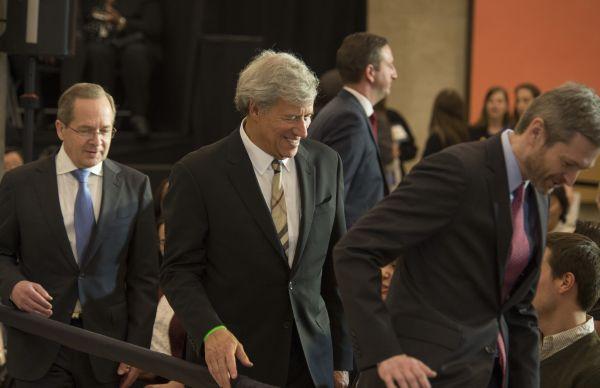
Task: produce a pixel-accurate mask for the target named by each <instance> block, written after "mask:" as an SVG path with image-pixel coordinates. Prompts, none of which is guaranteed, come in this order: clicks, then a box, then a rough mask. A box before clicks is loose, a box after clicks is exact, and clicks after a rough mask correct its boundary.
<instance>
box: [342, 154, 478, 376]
mask: <svg viewBox="0 0 600 388" xmlns="http://www.w3.org/2000/svg"><path fill="white" fill-rule="evenodd" d="M465 175H466V172H465V169H464V168H463V166H462V163H461V161H460V160H459V159H458V158H457V157H456V156H454V155H452V154H450V153H441V154H436V155H435V156H432V157H431V158H429V159H427V160H424V161H422V162H420V163H419V164H418V165H417V166H415V168H414V169H413V171H412V172H411V174H410V175H409V176H408V177H407V178H406V179H405V180H404V181H403V182H402V183H401V184H400V186H398V188H397V189H396V190H395V191H394V192H393V193H392V194H391V195H389V196H388V197H386V198H384V199H383V200H382V201H381V202H380V203H379V204H378V205H377V206H375V208H373V209H372V210H371V211H370V212H369V213H367V214H366V215H365V216H363V217H362V218H361V219H359V220H358V222H357V223H355V224H354V226H353V227H352V229H351V230H350V231H349V232H348V233H347V234H346V235H345V236H344V237H343V238H342V239H341V241H340V242H339V243H338V245H337V246H336V248H335V251H334V264H335V272H336V277H337V280H338V284H339V287H340V292H341V295H342V301H343V302H344V308H345V309H346V314H347V317H348V321H349V323H350V327H351V330H352V331H351V334H352V340H353V341H354V345H355V355H356V358H357V361H358V366H359V367H360V368H361V369H366V368H369V367H372V366H374V365H376V364H377V363H378V362H380V361H383V360H385V359H388V358H390V357H392V356H394V355H398V354H402V353H403V350H402V348H401V346H400V344H399V342H398V340H397V338H396V334H395V332H394V329H393V325H392V321H391V317H390V314H389V312H388V311H387V308H386V306H385V304H384V302H383V301H382V299H381V294H380V290H381V273H380V267H383V266H385V265H386V264H388V263H390V262H391V261H393V260H395V259H396V258H397V257H398V256H400V255H401V254H402V253H403V251H404V250H405V249H407V248H410V247H412V246H415V245H417V244H419V243H422V242H425V241H426V240H428V239H429V238H431V236H432V235H434V234H435V233H436V232H437V231H439V230H440V229H442V228H444V227H445V226H446V225H448V224H449V223H450V222H451V221H452V219H453V218H454V217H455V215H456V213H457V209H458V208H459V207H460V206H461V202H462V200H463V197H464V195H463V193H464V191H465V190H466V187H467V178H466V176H465Z"/></svg>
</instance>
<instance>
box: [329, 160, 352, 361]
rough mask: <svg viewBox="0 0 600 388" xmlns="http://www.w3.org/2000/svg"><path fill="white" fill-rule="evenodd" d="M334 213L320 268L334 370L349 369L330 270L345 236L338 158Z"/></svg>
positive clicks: (341, 310)
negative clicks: (323, 259) (325, 254)
mask: <svg viewBox="0 0 600 388" xmlns="http://www.w3.org/2000/svg"><path fill="white" fill-rule="evenodd" d="M336 188H337V189H336V192H337V194H336V211H335V220H334V222H333V229H332V231H331V238H330V240H329V248H328V249H327V257H326V259H325V265H324V268H323V278H322V285H321V294H322V296H323V300H324V301H325V304H326V306H327V312H328V313H329V322H330V328H331V341H332V344H333V367H334V370H341V371H349V370H352V368H353V365H352V344H351V342H350V335H349V332H348V324H347V322H346V318H345V316H344V308H343V306H342V300H341V298H340V294H339V290H338V286H337V282H336V280H335V274H334V271H333V247H334V245H335V244H336V243H337V242H338V241H339V239H340V238H341V236H343V235H344V233H346V221H345V219H344V181H343V172H342V161H341V159H340V157H339V155H338V156H337V184H336Z"/></svg>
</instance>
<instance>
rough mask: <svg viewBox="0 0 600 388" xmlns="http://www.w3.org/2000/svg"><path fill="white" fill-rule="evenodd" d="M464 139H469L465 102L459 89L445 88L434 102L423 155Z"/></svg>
mask: <svg viewBox="0 0 600 388" xmlns="http://www.w3.org/2000/svg"><path fill="white" fill-rule="evenodd" d="M464 141H469V131H468V127H467V120H466V117H465V104H464V102H463V99H462V98H461V97H460V95H459V94H458V92H457V91H455V90H453V89H444V90H442V91H441V92H439V93H438V95H437V97H436V98H435V102H434V103H433V109H432V111H431V121H430V123H429V138H428V139H427V143H426V145H425V151H424V152H423V157H426V156H428V155H431V154H433V153H436V152H438V151H441V150H442V149H444V148H446V147H449V146H451V145H453V144H457V143H461V142H464Z"/></svg>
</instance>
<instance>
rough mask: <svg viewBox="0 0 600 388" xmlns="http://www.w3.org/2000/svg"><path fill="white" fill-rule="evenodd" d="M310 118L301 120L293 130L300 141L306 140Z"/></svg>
mask: <svg viewBox="0 0 600 388" xmlns="http://www.w3.org/2000/svg"><path fill="white" fill-rule="evenodd" d="M310 122H311V120H310V117H307V118H305V119H302V120H301V123H300V124H298V126H296V127H295V128H294V135H295V136H298V137H299V138H301V139H306V137H307V136H308V127H309V126H310Z"/></svg>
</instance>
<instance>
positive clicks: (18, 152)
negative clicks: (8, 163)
mask: <svg viewBox="0 0 600 388" xmlns="http://www.w3.org/2000/svg"><path fill="white" fill-rule="evenodd" d="M11 152H14V153H16V154H17V155H19V156H20V157H21V159H24V158H23V152H22V151H21V149H20V148H17V147H6V148H4V155H6V154H10V153H11Z"/></svg>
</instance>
